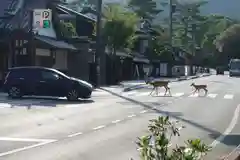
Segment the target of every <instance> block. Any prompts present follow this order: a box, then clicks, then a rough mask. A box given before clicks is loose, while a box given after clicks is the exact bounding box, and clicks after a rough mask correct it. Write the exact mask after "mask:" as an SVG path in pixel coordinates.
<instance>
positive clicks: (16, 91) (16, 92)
mask: <svg viewBox="0 0 240 160" xmlns="http://www.w3.org/2000/svg"><path fill="white" fill-rule="evenodd" d="M8 96H9V97H11V98H21V97H22V92H21V89H20V88H19V87H17V86H12V87H11V88H10V89H9V90H8Z"/></svg>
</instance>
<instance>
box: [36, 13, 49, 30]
mask: <svg viewBox="0 0 240 160" xmlns="http://www.w3.org/2000/svg"><path fill="white" fill-rule="evenodd" d="M51 23H52V10H51V9H34V11H33V28H34V29H36V28H50V26H51Z"/></svg>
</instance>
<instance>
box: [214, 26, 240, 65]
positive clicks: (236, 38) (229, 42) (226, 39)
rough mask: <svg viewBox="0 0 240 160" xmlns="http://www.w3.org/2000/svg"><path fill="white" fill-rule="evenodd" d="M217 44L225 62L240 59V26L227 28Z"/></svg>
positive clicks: (217, 40) (218, 38)
mask: <svg viewBox="0 0 240 160" xmlns="http://www.w3.org/2000/svg"><path fill="white" fill-rule="evenodd" d="M215 43H216V47H217V49H218V50H219V51H220V52H222V53H221V54H222V59H225V62H228V61H229V59H231V58H240V54H239V53H240V24H234V25H232V26H230V27H229V28H227V29H226V30H225V31H224V32H223V33H222V34H220V35H219V36H218V37H217V39H216V41H215Z"/></svg>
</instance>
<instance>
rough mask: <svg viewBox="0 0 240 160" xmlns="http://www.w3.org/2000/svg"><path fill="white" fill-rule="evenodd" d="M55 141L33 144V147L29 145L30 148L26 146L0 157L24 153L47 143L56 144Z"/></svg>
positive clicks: (0, 154)
mask: <svg viewBox="0 0 240 160" xmlns="http://www.w3.org/2000/svg"><path fill="white" fill-rule="evenodd" d="M56 141H57V140H52V141H48V142H42V143H38V144H34V145H31V146H26V147H22V148H18V149H14V150H11V151H7V152H3V153H0V157H3V156H6V155H10V154H14V153H17V152H21V151H24V150H28V149H32V148H36V147H39V146H43V145H46V144H49V143H53V142H56Z"/></svg>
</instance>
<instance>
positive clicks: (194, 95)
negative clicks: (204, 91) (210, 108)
mask: <svg viewBox="0 0 240 160" xmlns="http://www.w3.org/2000/svg"><path fill="white" fill-rule="evenodd" d="M188 97H191V98H195V97H198V93H195V94H191V95H190V96H188Z"/></svg>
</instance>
